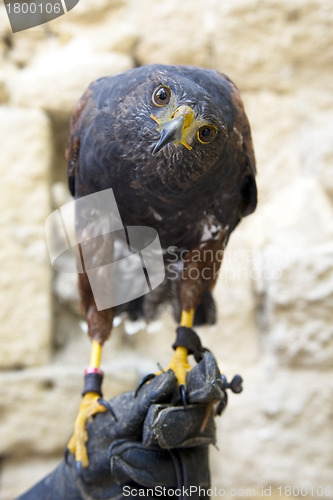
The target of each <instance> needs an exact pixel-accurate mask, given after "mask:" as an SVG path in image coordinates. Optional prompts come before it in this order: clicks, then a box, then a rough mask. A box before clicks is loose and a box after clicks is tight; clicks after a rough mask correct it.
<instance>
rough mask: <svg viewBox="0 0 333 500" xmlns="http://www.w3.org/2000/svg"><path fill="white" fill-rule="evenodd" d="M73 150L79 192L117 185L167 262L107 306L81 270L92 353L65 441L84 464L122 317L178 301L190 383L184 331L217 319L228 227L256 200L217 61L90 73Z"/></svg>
mask: <svg viewBox="0 0 333 500" xmlns="http://www.w3.org/2000/svg"><path fill="white" fill-rule="evenodd" d="M67 157H68V176H69V186H70V190H71V193H72V195H73V196H74V198H75V199H78V198H81V197H84V196H86V195H90V194H92V193H97V192H99V191H102V190H105V189H108V188H112V189H113V192H114V196H115V199H116V202H117V206H118V209H119V213H120V216H121V219H122V222H123V224H124V225H125V226H149V227H152V228H155V229H156V230H157V232H158V235H159V239H160V243H161V246H162V249H163V255H164V264H165V269H166V279H165V280H164V282H163V284H162V285H160V287H158V288H157V289H156V290H155V292H151V294H148V295H146V296H144V297H143V298H140V299H137V300H134V301H131V302H129V303H127V304H125V305H123V306H121V307H118V308H117V307H111V308H106V309H103V310H98V309H97V307H96V303H95V300H94V296H93V293H92V290H91V286H90V283H89V279H88V277H87V274H85V273H84V272H83V273H81V274H79V290H80V293H81V299H82V306H83V309H84V311H85V314H86V319H87V323H88V331H89V336H90V338H91V339H92V354H91V359H90V366H89V368H88V369H87V370H86V379H87V380H86V388H85V389H86V390H85V394H84V396H83V399H82V403H81V406H80V410H79V415H78V417H77V420H76V422H75V426H74V429H75V430H74V434H73V437H72V438H71V440H70V442H69V446H68V447H69V451H70V452H73V453H75V458H76V461H77V463H78V464H81V465H82V466H83V467H85V466H87V465H88V463H89V461H88V457H87V453H86V448H85V444H84V443H85V441H86V439H87V438H86V432H85V425H86V420H87V419H88V417H89V416H90V415H93V414H95V413H98V412H100V411H105V409H106V408H105V406H103V404H105V402H104V401H103V400H102V399H100V396H101V391H100V385H101V380H102V372H101V370H100V369H99V365H100V355H101V349H102V346H103V343H104V342H105V340H106V339H107V338H108V337H109V335H110V332H111V328H112V322H113V318H114V316H115V315H116V314H117V312H119V311H120V310H127V311H128V313H129V314H130V315H131V316H132V317H136V316H138V315H139V314H140V313H144V314H146V315H148V316H149V315H151V313H152V311H156V309H157V308H158V305H159V304H160V303H162V302H163V301H165V300H170V301H171V302H172V304H173V306H174V311H175V316H176V318H178V321H179V323H180V326H181V327H183V331H182V337H181V338H182V339H183V340H179V339H178V343H177V346H176V347H175V353H174V356H173V359H172V361H171V363H170V365H169V366H170V367H171V368H172V369H173V370H174V372H175V374H176V377H177V379H178V382H179V385H180V387H182V388H183V389H184V384H185V377H186V371H187V370H188V369H189V365H188V362H187V355H188V352H189V347H188V344H187V342H186V332H188V333H190V332H191V331H192V330H191V327H192V325H193V324H195V323H205V322H206V323H207V322H208V323H212V322H214V319H215V318H214V316H215V309H214V301H213V299H212V296H211V291H212V289H213V287H214V285H215V282H216V277H217V271H218V269H219V267H220V263H221V255H222V253H223V249H224V247H225V245H226V243H227V241H228V238H229V235H230V233H231V232H232V231H233V230H234V229H235V227H236V226H237V224H238V223H239V222H240V220H241V219H242V217H244V216H246V215H248V214H251V213H252V212H253V211H254V210H255V207H256V203H257V189H256V183H255V173H256V168H255V157H254V152H253V146H252V139H251V132H250V126H249V122H248V119H247V116H246V114H245V111H244V107H243V104H242V101H241V98H240V95H239V91H238V89H237V88H236V86H235V85H234V83H233V82H232V81H231V80H230V79H229V78H228V77H227V76H225V75H224V74H222V73H220V72H219V71H215V70H207V69H201V68H197V67H191V66H166V65H151V66H142V67H138V68H135V69H132V70H129V71H127V72H125V73H123V74H119V75H116V76H110V77H105V78H100V79H98V80H96V81H94V82H93V83H91V85H90V86H89V87H88V89H87V90H86V92H85V93H84V94H83V96H82V97H81V99H80V101H79V102H78V104H77V106H76V108H75V110H74V113H73V116H72V120H71V124H70V136H69V145H68V150H67ZM207 255H209V256H210V257H209V258H207ZM211 256H213V258H211ZM171 263H172V265H170V264H171ZM203 269H204V271H205V273H203ZM171 274H172V276H171ZM114 286H117V283H115V284H114ZM184 332H185V334H184ZM184 339H185V340H184Z"/></svg>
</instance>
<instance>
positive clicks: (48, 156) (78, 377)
mask: <svg viewBox="0 0 333 500" xmlns="http://www.w3.org/2000/svg"><path fill="white" fill-rule="evenodd" d="M0 35H1V41H0V61H1V64H0V103H1V106H0V127H1V134H0V143H1V146H0V151H1V153H0V154H1V163H0V169H1V179H2V196H1V197H0V207H1V211H0V219H1V225H0V231H1V240H2V245H1V249H0V262H1V275H0V300H1V306H2V307H1V312H0V318H1V321H0V340H1V348H0V369H1V371H0V385H1V388H2V390H1V394H2V397H1V400H0V415H1V417H0V418H1V420H0V422H1V423H0V456H1V462H0V466H1V470H0V474H1V476H0V498H1V500H10V499H12V498H14V496H15V495H17V494H18V493H20V492H22V491H23V490H24V489H25V488H26V487H28V486H30V485H31V484H32V483H34V482H35V481H36V480H37V479H39V478H40V477H42V476H43V475H44V474H45V473H46V472H48V471H49V470H51V469H52V468H53V466H54V465H55V464H56V463H57V461H58V460H59V459H60V458H61V456H62V452H63V450H64V447H65V445H66V441H67V439H68V438H69V436H70V433H71V428H72V424H73V420H74V418H75V415H76V411H77V406H78V404H79V399H80V391H81V384H82V371H83V369H84V367H85V366H86V364H87V361H88V356H89V341H88V339H87V336H86V335H85V333H84V324H82V322H81V318H80V316H79V315H78V306H77V294H76V289H75V279H74V280H73V279H71V278H68V276H67V277H66V276H62V275H58V276H54V275H53V274H52V269H51V266H50V264H49V261H48V255H47V250H46V244H45V237H44V221H45V219H46V217H47V215H48V214H49V213H50V212H51V211H52V210H53V209H54V208H55V207H56V206H58V205H61V204H62V203H64V202H65V201H66V200H67V199H68V192H67V187H66V165H65V159H64V149H65V143H66V134H67V126H68V120H69V117H70V113H71V110H72V108H73V106H74V104H75V102H76V100H77V99H78V98H79V96H80V95H81V94H82V92H83V90H84V89H85V87H86V86H87V84H88V83H89V82H90V81H91V80H93V79H94V78H97V77H99V76H102V75H105V74H114V73H118V72H121V71H124V70H126V69H128V68H130V67H133V66H135V65H141V64H148V63H152V62H162V63H172V64H178V63H179V64H196V65H201V66H205V67H214V68H217V69H220V70H222V71H223V72H225V73H227V74H228V75H229V76H230V77H231V78H232V79H233V80H234V81H235V82H236V83H237V85H238V86H239V88H240V89H241V92H242V96H243V99H244V102H245V105H246V110H247V113H248V116H249V118H250V122H251V125H252V130H253V138H254V144H255V150H256V156H257V163H258V187H259V206H258V209H257V211H256V213H255V214H254V215H253V216H251V217H249V218H248V219H246V220H244V221H243V223H242V224H241V226H240V227H239V228H238V229H237V231H236V232H235V233H234V235H233V236H232V238H231V241H230V243H229V245H228V251H227V253H226V258H225V262H224V266H223V270H222V273H221V276H220V279H219V282H218V285H217V288H216V292H215V296H216V299H217V302H218V306H219V319H218V324H217V325H216V326H212V327H205V328H201V329H200V335H201V337H202V340H203V343H204V344H205V345H206V346H207V347H209V348H211V349H212V350H213V352H214V353H215V355H216V356H217V358H218V360H219V363H220V366H221V369H223V371H225V373H226V374H227V375H229V376H232V375H233V374H234V373H236V372H238V371H239V372H241V374H242V376H243V378H244V380H245V383H244V392H243V394H242V395H241V396H231V397H230V398H229V406H228V409H227V411H226V413H225V414H224V415H223V418H221V419H219V420H218V422H217V423H218V449H216V450H215V449H214V450H212V453H211V465H212V472H213V485H214V486H217V487H220V488H224V489H226V490H227V489H231V488H234V489H235V490H234V491H235V495H233V496H234V498H235V497H237V494H238V497H244V496H246V489H247V488H255V489H256V492H257V496H258V498H260V497H261V487H262V486H265V487H269V486H271V487H272V492H274V491H275V492H277V490H276V487H278V486H280V485H281V486H282V487H284V486H288V485H289V486H294V485H295V486H302V487H304V488H310V487H316V486H318V485H319V486H324V487H325V486H327V485H329V484H330V485H331V486H333V484H332V477H333V454H332V442H333V411H332V399H333V377H332V375H333V326H332V325H333V321H332V320H333V217H332V215H333V207H332V200H333V165H332V160H333V141H332V130H333V93H332V90H333V79H332V60H333V9H332V5H331V1H330V0H294V1H293V2H290V1H289V0H288V1H287V0H253V1H248V0H225V1H221V0H206V1H205V2H200V1H198V0H192V1H190V0H182V1H181V2H180V1H179V0H168V1H167V0H160V1H159V2H156V1H153V0H136V1H134V0H95V1H94V2H93V4H92V3H91V2H88V1H87V0H80V3H79V5H78V6H77V7H75V8H74V9H73V10H72V11H71V12H69V13H68V14H66V15H65V16H63V17H60V18H58V19H57V20H54V21H52V22H50V23H47V24H45V25H43V26H40V27H38V28H33V29H30V30H27V31H23V32H20V33H16V34H14V35H13V34H12V33H11V30H10V27H9V23H8V20H7V18H6V13H5V10H4V6H3V5H0ZM174 327H175V325H174V323H173V320H172V319H171V317H170V315H169V314H168V312H165V313H164V314H163V316H162V318H161V319H160V320H159V321H158V322H155V323H153V324H151V325H149V326H148V327H146V326H144V325H139V326H137V327H136V328H134V327H133V325H130V324H128V323H126V324H124V323H121V324H119V325H118V326H117V328H116V329H115V331H114V333H113V336H112V339H111V340H110V341H109V342H108V343H107V344H106V346H105V349H104V351H105V352H104V353H103V369H104V370H105V372H106V375H107V376H106V380H105V386H104V390H105V395H106V396H112V395H113V394H116V393H119V392H121V391H124V390H128V389H129V388H132V387H134V386H135V383H136V381H137V379H138V378H140V377H141V375H142V374H144V373H146V372H147V371H151V370H153V371H154V370H155V367H156V362H160V363H162V364H167V362H168V361H169V358H170V356H171V349H170V345H171V343H172V341H173V336H174ZM157 352H158V353H159V354H158V357H157V355H156V353H157ZM282 491H283V490H282ZM308 493H309V495H308V496H309V497H310V498H311V497H313V495H311V490H310V489H308ZM249 495H250V490H249V491H248V495H247V496H249ZM315 496H316V495H315Z"/></svg>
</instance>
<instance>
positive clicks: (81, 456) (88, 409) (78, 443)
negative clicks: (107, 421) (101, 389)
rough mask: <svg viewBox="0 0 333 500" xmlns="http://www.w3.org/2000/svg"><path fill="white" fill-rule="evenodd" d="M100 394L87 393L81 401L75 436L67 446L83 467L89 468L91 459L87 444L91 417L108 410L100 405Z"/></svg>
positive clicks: (75, 425) (75, 424)
mask: <svg viewBox="0 0 333 500" xmlns="http://www.w3.org/2000/svg"><path fill="white" fill-rule="evenodd" d="M99 398H100V395H99V394H96V393H95V392H87V393H86V394H85V395H84V396H83V398H82V401H81V404H80V408H79V413H78V416H77V417H76V420H75V423H74V434H73V436H72V437H71V439H70V440H69V443H68V445H67V448H68V450H69V451H70V452H71V453H74V454H75V461H76V462H81V463H82V466H83V467H88V465H89V459H88V453H87V447H86V442H87V441H88V433H87V431H86V425H87V421H88V419H89V417H92V416H93V415H96V413H102V412H105V411H106V408H105V407H104V406H103V405H101V404H100V403H98V399H99Z"/></svg>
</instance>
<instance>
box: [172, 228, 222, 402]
mask: <svg viewBox="0 0 333 500" xmlns="http://www.w3.org/2000/svg"><path fill="white" fill-rule="evenodd" d="M226 238H227V236H226V233H225V232H223V231H222V230H220V231H217V232H216V234H214V235H212V238H210V239H208V240H207V241H205V242H201V243H200V244H199V245H198V246H197V247H196V248H193V249H192V250H190V251H188V252H187V253H186V256H185V259H184V266H183V272H182V275H181V279H180V282H179V296H180V303H181V307H182V314H181V320H180V326H179V327H178V328H177V338H176V342H175V344H174V345H173V347H174V349H175V352H174V355H173V358H172V360H171V363H170V364H169V366H168V368H171V369H172V370H173V371H174V373H175V375H176V378H177V380H178V384H179V386H180V392H181V396H182V399H183V401H184V399H185V396H184V395H185V384H186V374H187V372H188V371H189V370H190V369H191V367H190V365H189V363H188V361H187V356H188V354H193V355H194V357H195V359H196V361H200V359H201V356H202V352H203V350H204V349H203V348H202V346H201V342H200V339H199V337H198V335H197V334H196V333H195V332H194V331H193V329H192V326H193V323H194V314H195V310H196V308H197V307H198V306H199V304H200V303H201V300H202V297H203V294H204V293H205V292H210V291H211V290H212V289H213V288H214V285H215V282H216V279H217V276H218V271H219V269H220V266H221V261H222V256H223V249H224V246H225V243H226Z"/></svg>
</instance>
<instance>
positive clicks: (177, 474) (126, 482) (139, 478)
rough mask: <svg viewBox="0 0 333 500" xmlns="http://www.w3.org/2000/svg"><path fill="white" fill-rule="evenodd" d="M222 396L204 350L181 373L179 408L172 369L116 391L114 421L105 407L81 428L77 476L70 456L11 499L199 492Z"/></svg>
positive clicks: (99, 499) (105, 499)
mask: <svg viewBox="0 0 333 500" xmlns="http://www.w3.org/2000/svg"><path fill="white" fill-rule="evenodd" d="M226 401H227V395H226V392H225V386H224V385H223V381H222V378H221V374H220V371H219V369H218V367H217V364H216V362H215V359H214V357H213V355H212V354H211V353H210V352H205V353H204V354H203V357H202V360H201V361H200V362H199V363H198V364H197V365H196V366H195V367H194V368H193V369H192V370H191V371H190V372H189V373H188V376H187V402H188V404H187V405H186V407H184V406H183V405H182V404H181V402H180V398H179V390H178V385H177V382H176V379H175V376H174V374H173V372H172V371H171V370H169V371H167V372H165V373H162V374H161V375H158V376H156V377H155V378H153V379H152V380H151V381H150V382H149V383H146V384H144V385H143V386H142V387H141V388H140V389H139V391H138V392H137V394H135V393H134V392H129V393H124V394H121V395H119V396H116V397H115V398H113V399H111V400H110V402H109V403H110V405H111V407H112V410H113V413H114V415H115V416H116V419H117V420H115V418H114V416H113V415H112V414H111V413H100V414H98V415H96V417H95V418H94V419H93V420H92V422H91V423H89V424H88V426H87V431H88V435H89V439H88V456H89V460H90V465H89V467H87V468H85V469H82V471H81V473H80V474H78V473H77V470H76V467H75V460H74V456H73V455H69V456H68V457H67V460H64V461H63V462H62V463H61V464H60V465H59V466H58V467H57V468H56V469H55V470H54V471H53V472H52V473H51V474H50V475H49V476H47V477H46V478H45V479H43V480H42V481H41V482H40V483H38V484H37V485H36V486H34V487H33V488H32V489H31V490H29V491H28V492H27V493H25V494H23V495H22V496H20V497H19V499H18V500H87V499H89V500H91V499H94V500H111V499H125V498H129V499H131V498H134V497H135V498H137V497H138V496H142V495H143V490H145V497H146V498H150V499H154V498H160V497H164V498H168V497H171V496H176V497H177V498H182V497H183V496H185V497H186V496H188V495H189V494H191V498H192V499H199V498H205V495H204V490H205V489H207V488H209V486H210V474H209V464H208V446H209V444H214V443H215V424H214V416H215V411H216V409H217V408H218V410H219V411H220V412H221V411H222V409H224V407H225V405H226ZM139 490H141V495H140V491H139ZM172 493H174V495H173V494H172Z"/></svg>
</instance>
